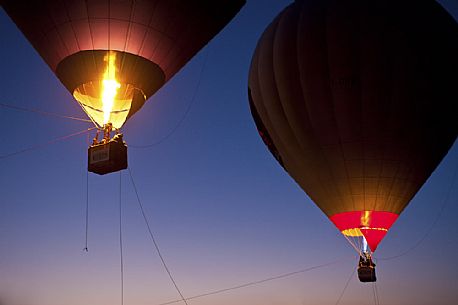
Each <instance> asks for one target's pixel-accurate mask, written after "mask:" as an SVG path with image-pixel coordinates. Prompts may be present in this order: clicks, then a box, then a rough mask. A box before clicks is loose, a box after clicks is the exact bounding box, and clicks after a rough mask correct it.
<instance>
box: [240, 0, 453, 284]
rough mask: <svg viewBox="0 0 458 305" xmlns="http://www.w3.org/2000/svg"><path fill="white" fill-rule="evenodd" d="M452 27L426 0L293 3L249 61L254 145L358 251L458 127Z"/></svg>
mask: <svg viewBox="0 0 458 305" xmlns="http://www.w3.org/2000/svg"><path fill="white" fill-rule="evenodd" d="M457 54H458V25H457V24H456V22H455V21H454V20H453V19H452V17H451V16H450V15H449V14H448V13H447V12H446V11H445V10H444V9H443V8H442V7H441V6H440V5H439V4H438V3H436V1H432V0H431V1H426V0H425V1H399V0H383V1H363V0H354V1H337V0H304V1H299V0H298V1H295V2H294V3H292V4H291V5H289V6H288V7H286V8H285V9H284V10H283V11H282V12H281V13H280V14H279V15H278V16H277V17H276V18H275V19H274V20H273V21H272V23H271V24H270V25H269V26H268V27H267V29H266V30H265V32H264V33H263V35H262V37H261V38H260V40H259V42H258V45H257V47H256V50H255V53H254V55H253V58H252V63H251V68H250V73H249V85H248V87H249V88H248V93H249V102H250V109H251V113H252V116H253V118H254V121H255V124H256V126H257V129H258V131H259V134H260V136H261V137H262V139H263V141H264V143H265V144H266V146H267V147H268V148H269V150H270V152H271V153H272V155H273V156H274V157H275V158H276V159H277V161H278V162H279V163H280V164H281V165H282V166H283V168H284V169H285V170H286V171H287V172H288V173H289V175H290V176H291V177H292V178H294V180H295V181H296V182H297V183H298V184H299V186H300V187H301V188H302V189H303V190H304V191H305V192H306V193H307V194H308V196H309V197H310V198H311V199H312V201H313V202H314V203H315V204H316V205H317V206H318V207H319V208H320V209H321V210H322V211H323V212H324V213H325V214H326V215H327V217H328V218H329V219H330V220H331V222H332V223H333V224H334V225H335V226H336V227H337V228H338V229H339V230H340V231H341V232H342V233H343V235H344V236H345V237H346V238H347V239H348V240H349V241H350V242H351V243H352V244H353V246H354V247H355V248H356V249H357V251H358V252H359V253H360V265H359V277H360V280H361V281H375V280H376V277H375V268H374V267H375V265H374V264H373V262H372V257H371V252H373V251H375V250H376V249H377V246H378V245H379V243H380V242H381V240H382V239H383V238H384V237H385V235H386V234H387V232H388V230H389V229H390V227H391V226H392V225H393V223H394V222H395V221H396V220H397V219H398V216H399V215H400V214H401V212H402V211H403V210H404V209H405V207H406V206H407V204H408V203H409V202H410V201H411V199H412V198H413V197H414V195H415V193H416V192H417V191H418V190H419V189H420V188H421V186H422V185H423V184H424V183H425V181H426V180H427V179H428V177H429V176H430V175H431V173H432V172H433V171H434V169H435V168H436V167H437V165H438V164H439V163H440V161H441V160H442V158H443V157H444V156H445V155H446V154H447V152H448V150H449V148H450V147H451V146H452V145H453V143H454V141H455V139H456V136H457V131H458V120H457V118H458V106H457V105H458V91H457V90H456V88H457V85H458V56H457Z"/></svg>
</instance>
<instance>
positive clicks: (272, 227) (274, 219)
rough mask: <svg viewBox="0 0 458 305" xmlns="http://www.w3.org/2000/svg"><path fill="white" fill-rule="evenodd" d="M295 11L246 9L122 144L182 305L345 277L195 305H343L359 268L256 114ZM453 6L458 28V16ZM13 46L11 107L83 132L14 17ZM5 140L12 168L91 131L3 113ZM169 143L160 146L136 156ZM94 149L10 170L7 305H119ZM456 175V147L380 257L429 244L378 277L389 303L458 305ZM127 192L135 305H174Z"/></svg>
mask: <svg viewBox="0 0 458 305" xmlns="http://www.w3.org/2000/svg"><path fill="white" fill-rule="evenodd" d="M288 2H289V1H273V0H271V1H260V0H259V1H248V3H247V4H246V6H245V7H244V8H243V9H242V11H241V12H240V13H239V14H238V15H237V17H236V18H235V19H234V20H233V21H232V22H231V23H230V24H229V25H228V26H227V27H226V28H225V29H224V30H223V31H222V32H221V33H220V34H219V35H218V36H217V37H216V38H215V39H214V40H212V42H211V43H210V44H209V45H208V46H207V47H206V48H204V49H203V50H202V51H201V52H200V53H198V54H197V56H196V57H195V58H194V59H193V60H192V61H191V62H189V64H188V65H187V66H186V67H185V68H184V69H182V70H181V71H180V73H178V74H177V75H176V76H175V77H174V78H173V79H172V80H171V81H170V82H169V83H168V84H167V85H166V86H164V87H163V88H162V89H161V90H160V91H159V92H158V93H157V94H155V95H154V96H153V97H152V98H151V99H150V100H149V101H148V102H147V104H146V105H145V106H144V107H143V109H142V110H141V111H140V112H139V113H137V114H136V115H135V116H134V117H133V118H132V119H131V120H130V121H129V122H128V123H127V124H126V125H125V128H124V134H125V140H126V141H127V142H128V144H129V145H130V146H132V147H130V148H129V165H130V168H131V170H132V174H133V177H134V180H135V182H136V186H137V188H138V191H139V195H140V197H141V200H142V203H143V205H144V207H145V211H146V213H147V215H148V218H149V220H150V223H151V227H152V229H153V231H154V233H155V235H156V238H157V241H158V243H159V245H160V247H161V249H162V252H163V255H164V257H165V259H166V261H167V263H168V265H169V267H170V269H171V272H172V273H173V275H174V277H175V279H176V281H177V283H178V285H179V286H180V288H181V290H182V292H183V294H184V295H185V296H193V295H197V294H201V293H205V292H208V291H212V290H217V289H221V288H226V287H231V286H236V285H238V284H244V283H246V282H250V281H253V280H260V279H264V278H268V277H271V276H275V275H278V274H283V273H287V272H291V271H296V270H300V269H303V268H307V267H311V266H316V265H319V264H323V263H328V262H331V261H335V260H342V261H341V262H339V263H336V264H335V265H332V266H329V267H326V268H321V269H317V270H314V271H310V272H307V273H303V274H298V275H296V276H292V277H288V278H285V279H279V280H275V281H270V282H266V283H262V284H260V285H256V286H252V287H250V288H243V289H239V290H234V291H231V292H226V293H221V294H217V295H213V296H208V297H202V298H199V299H195V300H192V301H189V304H199V305H207V304H221V305H232V304H250V305H258V304H264V305H265V304H268V305H277V304H278V305H280V304H282V305H283V304H292V305H295V304H297V305H305V304H314V305H317V304H333V303H335V302H336V301H337V299H338V297H339V295H340V293H341V291H342V289H343V287H344V285H345V282H346V281H347V279H348V277H349V276H350V274H351V272H352V269H354V267H355V265H356V260H357V259H356V257H355V255H354V253H353V250H352V249H351V247H350V246H349V245H348V244H347V242H346V241H345V239H344V238H343V237H342V236H341V234H340V233H339V232H338V231H337V230H336V229H335V227H334V226H333V225H332V224H331V223H330V222H329V221H328V220H327V218H326V217H325V216H324V215H323V214H322V213H321V211H320V210H319V209H318V208H317V207H315V205H314V204H313V202H311V201H310V199H309V198H308V197H307V196H306V195H305V193H303V191H302V190H301V189H300V188H299V187H298V186H297V185H296V183H295V182H294V181H293V180H292V179H291V178H290V177H289V176H288V175H287V173H285V172H284V171H283V169H282V168H281V167H280V166H279V165H278V164H277V163H276V162H275V160H274V159H273V157H272V156H271V155H270V153H269V152H268V151H267V149H266V148H265V147H264V145H263V143H262V141H261V139H260V138H259V136H258V135H257V131H256V128H255V126H254V123H253V120H252V118H251V115H250V112H249V108H248V101H247V76H248V69H249V64H250V60H251V56H252V53H253V51H254V48H255V46H256V42H257V39H258V38H259V36H260V34H261V33H262V31H263V30H264V28H265V27H266V26H267V24H268V23H269V22H270V21H271V20H272V18H274V16H275V15H276V14H278V12H280V11H281V9H282V8H283V7H285V6H286V5H287V4H288ZM442 3H443V4H444V6H445V7H447V8H448V9H449V11H451V12H452V14H454V16H455V18H456V17H458V2H457V1H452V0H448V1H445V0H444V1H442ZM0 37H2V45H1V46H0V54H1V58H2V59H3V60H2V61H1V62H0V70H1V71H2V72H1V73H0V79H1V82H0V84H1V85H0V86H1V87H0V88H1V91H0V92H1V95H0V97H1V98H0V103H5V104H11V105H17V106H21V107H27V108H34V109H40V110H44V111H49V112H55V113H59V114H66V115H72V116H78V117H83V116H84V114H83V113H82V111H81V109H80V108H79V106H78V105H77V103H76V102H75V101H73V99H72V97H71V95H70V94H69V93H68V92H67V91H66V89H65V88H64V87H63V86H62V85H61V84H60V83H59V81H58V80H57V78H56V77H55V76H54V74H53V73H52V72H51V70H50V69H49V68H48V66H47V65H46V64H45V63H44V62H43V60H42V59H41V58H40V57H39V56H38V54H37V53H36V52H35V51H34V50H33V48H32V47H31V45H30V44H29V43H28V42H27V41H26V39H25V38H24V37H23V36H22V34H21V33H20V32H19V30H18V29H17V28H16V27H15V25H14V23H13V22H12V21H11V20H10V19H9V17H8V16H7V15H6V14H5V13H4V11H0ZM203 65H204V69H203V72H202V73H201V70H202V66H203ZM194 95H195V99H194V100H193V99H192V97H193V96H194ZM190 103H192V104H191V108H190V109H189V111H187V109H188V106H189V105H190ZM184 115H185V116H184ZM183 116H184V118H183ZM179 122H181V123H180V124H179V126H178V128H177V129H176V130H175V131H174V132H173V133H172V134H171V135H170V132H171V131H172V130H174V129H175V127H176V126H177V124H178V123H179ZM0 127H1V130H2V132H1V134H0V140H1V142H2V143H3V144H2V145H1V146H0V156H1V155H5V154H8V153H10V152H14V151H18V150H21V149H23V148H26V147H30V146H33V145H36V144H40V143H45V142H47V141H49V140H52V139H54V138H58V137H61V136H65V135H68V134H71V133H73V132H77V131H80V130H84V129H85V128H87V127H89V125H88V124H85V123H81V122H76V121H69V120H65V119H60V118H53V117H49V116H43V115H38V114H35V113H26V112H19V111H13V110H10V109H6V108H2V107H0ZM169 135H170V136H169ZM163 137H167V139H166V140H165V141H163V142H161V143H160V144H159V145H155V146H152V147H150V148H147V149H139V148H134V147H133V146H136V145H145V144H150V143H155V142H157V141H158V140H160V139H162V138H163ZM86 141H87V139H86V136H79V137H75V138H71V139H68V140H66V141H63V142H59V143H56V144H53V145H46V146H45V147H43V148H40V149H36V150H33V151H30V152H25V153H23V154H18V155H16V156H14V157H10V158H6V159H0V168H1V170H0V192H1V196H0V274H1V276H0V304H1V305H54V304H55V305H58V304H59V305H61V304H66V305H76V304H100V305H104V304H118V303H120V268H119V236H118V234H119V214H118V213H119V208H118V204H119V175H118V174H111V175H107V176H96V175H90V176H89V204H90V213H89V252H88V253H86V252H84V251H82V249H83V248H84V242H85V239H84V238H85V205H86V162H87V161H86V158H87V155H86V153H87V152H86V149H87V142H86ZM457 165H458V147H457V145H456V143H455V145H454V146H453V147H452V149H451V150H450V152H449V154H448V155H447V156H446V157H445V158H444V160H443V162H442V163H441V165H440V166H439V167H438V168H437V170H436V171H435V172H434V173H433V175H432V176H431V177H430V179H429V180H428V182H427V183H426V184H425V185H424V186H423V188H422V189H421V190H420V191H419V193H418V194H417V195H416V197H415V198H414V199H413V200H412V202H411V204H410V205H409V207H408V208H407V209H406V210H405V211H404V213H403V214H402V215H401V217H400V218H399V220H398V221H397V223H396V224H395V225H394V226H393V228H392V229H391V230H390V232H389V233H388V235H387V237H386V238H385V240H384V241H383V242H382V243H381V244H380V247H379V249H378V250H377V257H378V258H383V257H390V256H393V255H397V254H399V253H402V252H403V251H405V250H407V249H409V248H410V247H412V246H413V245H414V244H415V243H416V242H417V241H418V240H420V239H421V238H422V237H423V236H424V235H425V233H427V232H430V233H429V235H428V236H427V237H426V238H425V240H424V241H423V242H422V243H421V244H420V245H419V246H418V247H417V248H415V249H414V250H413V251H411V252H409V254H407V255H404V256H402V257H399V258H397V259H392V260H386V261H382V260H380V261H379V263H378V270H377V272H378V277H379V281H378V282H377V285H378V289H379V293H380V298H381V303H383V304H417V305H420V304H425V305H426V304H433V303H434V304H444V305H448V304H454V303H455V302H456V301H457V300H458V290H457V289H456V288H457V286H456V274H458V263H457V262H456V260H455V258H454V255H453V254H454V253H456V252H457V251H458V228H457V227H456V216H455V215H457V213H458V204H457V199H458V187H457V183H458V182H456V181H455V184H454V185H451V183H452V180H453V179H452V178H453V175H454V172H456V168H457ZM121 178H122V197H121V198H122V205H123V243H124V275H125V278H124V296H125V299H124V300H125V304H135V305H137V304H138V305H142V304H153V305H154V304H160V303H163V302H167V301H171V300H176V299H178V298H179V296H178V295H177V293H176V291H175V290H174V288H173V286H172V284H171V282H170V280H169V279H168V277H167V274H166V272H165V271H164V269H163V267H162V265H161V262H160V260H159V258H158V256H157V254H156V252H155V250H154V247H153V245H152V243H151V241H150V239H149V236H148V234H147V230H146V227H145V224H144V222H143V219H142V216H141V213H140V211H139V208H138V204H137V201H136V197H135V193H134V191H133V188H132V185H131V184H130V181H129V176H128V173H127V172H123V173H122V176H121ZM449 190H450V193H449V198H448V201H447V202H446V205H445V209H444V211H443V213H442V214H441V216H440V218H439V219H438V221H437V222H436V223H435V225H434V227H433V228H432V230H431V231H430V227H431V225H432V224H433V222H434V220H435V218H436V217H437V215H438V213H439V212H440V208H441V206H442V204H443V202H444V197H445V195H446V194H447V193H448V191H449ZM371 302H373V300H372V287H370V285H363V284H361V283H359V282H358V281H357V279H356V278H355V277H354V278H353V279H352V280H351V282H350V284H349V287H348V289H347V291H346V293H345V295H344V296H343V298H342V300H341V302H340V304H353V305H356V304H368V303H371Z"/></svg>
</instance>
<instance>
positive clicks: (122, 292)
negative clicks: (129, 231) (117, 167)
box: [119, 171, 124, 305]
mask: <svg viewBox="0 0 458 305" xmlns="http://www.w3.org/2000/svg"><path fill="white" fill-rule="evenodd" d="M121 173H122V171H119V252H120V253H119V259H120V268H121V305H124V257H123V252H122V250H123V249H122V199H121V190H122V184H121V180H122V179H121V177H122V175H121Z"/></svg>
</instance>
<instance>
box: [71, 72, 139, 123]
mask: <svg viewBox="0 0 458 305" xmlns="http://www.w3.org/2000/svg"><path fill="white" fill-rule="evenodd" d="M109 85H110V86H111V85H112V87H111V88H110V89H111V90H112V91H111V92H108V93H107V91H106V88H107V81H106V80H99V81H89V82H87V83H85V84H82V85H80V86H78V87H77V88H76V89H75V90H74V91H73V97H74V98H75V99H76V101H77V102H78V103H79V104H80V106H81V108H82V109H83V110H84V112H85V113H86V114H87V115H88V117H89V118H90V119H91V120H92V121H93V122H94V123H95V124H96V125H97V126H98V127H100V128H101V127H103V126H104V125H106V124H107V123H111V124H112V125H113V128H116V129H119V128H121V127H122V125H123V124H124V123H125V122H126V120H127V119H128V116H129V113H130V110H131V108H132V104H133V101H134V100H136V101H138V99H142V100H143V103H144V102H145V101H146V96H145V95H144V94H143V92H142V91H141V90H139V89H138V88H136V87H134V86H133V85H131V84H123V83H117V84H114V83H111V84H109ZM113 88H115V89H116V90H113Z"/></svg>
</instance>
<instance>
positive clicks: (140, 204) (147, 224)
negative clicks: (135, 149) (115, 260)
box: [128, 168, 188, 305]
mask: <svg viewBox="0 0 458 305" xmlns="http://www.w3.org/2000/svg"><path fill="white" fill-rule="evenodd" d="M128 171H129V176H130V181H131V182H132V186H133V188H134V191H135V195H136V196H137V201H138V205H139V207H140V211H141V213H142V216H143V220H144V221H145V224H146V227H147V228H148V232H149V236H150V237H151V241H152V242H153V244H154V247H155V248H156V252H157V254H158V256H159V258H160V260H161V262H162V265H163V266H164V269H165V271H166V272H167V274H168V276H169V278H170V281H171V282H172V284H173V286H174V287H175V289H176V291H177V292H178V294H179V295H180V297H181V300H179V302H181V301H182V302H184V303H185V304H186V305H188V303H187V302H186V300H187V299H186V298H185V297H184V296H183V293H182V292H181V290H180V288H179V287H178V285H177V283H176V281H175V279H174V278H173V276H172V273H171V272H170V269H169V267H168V266H167V264H166V262H165V259H164V257H163V255H162V253H161V250H160V248H159V245H158V243H157V241H156V238H155V237H154V234H153V231H152V229H151V226H150V224H149V221H148V218H147V217H146V213H145V210H144V208H143V204H142V202H141V200H140V196H139V195H138V190H137V186H136V185H135V182H134V178H133V176H132V171H131V170H130V168H128Z"/></svg>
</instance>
